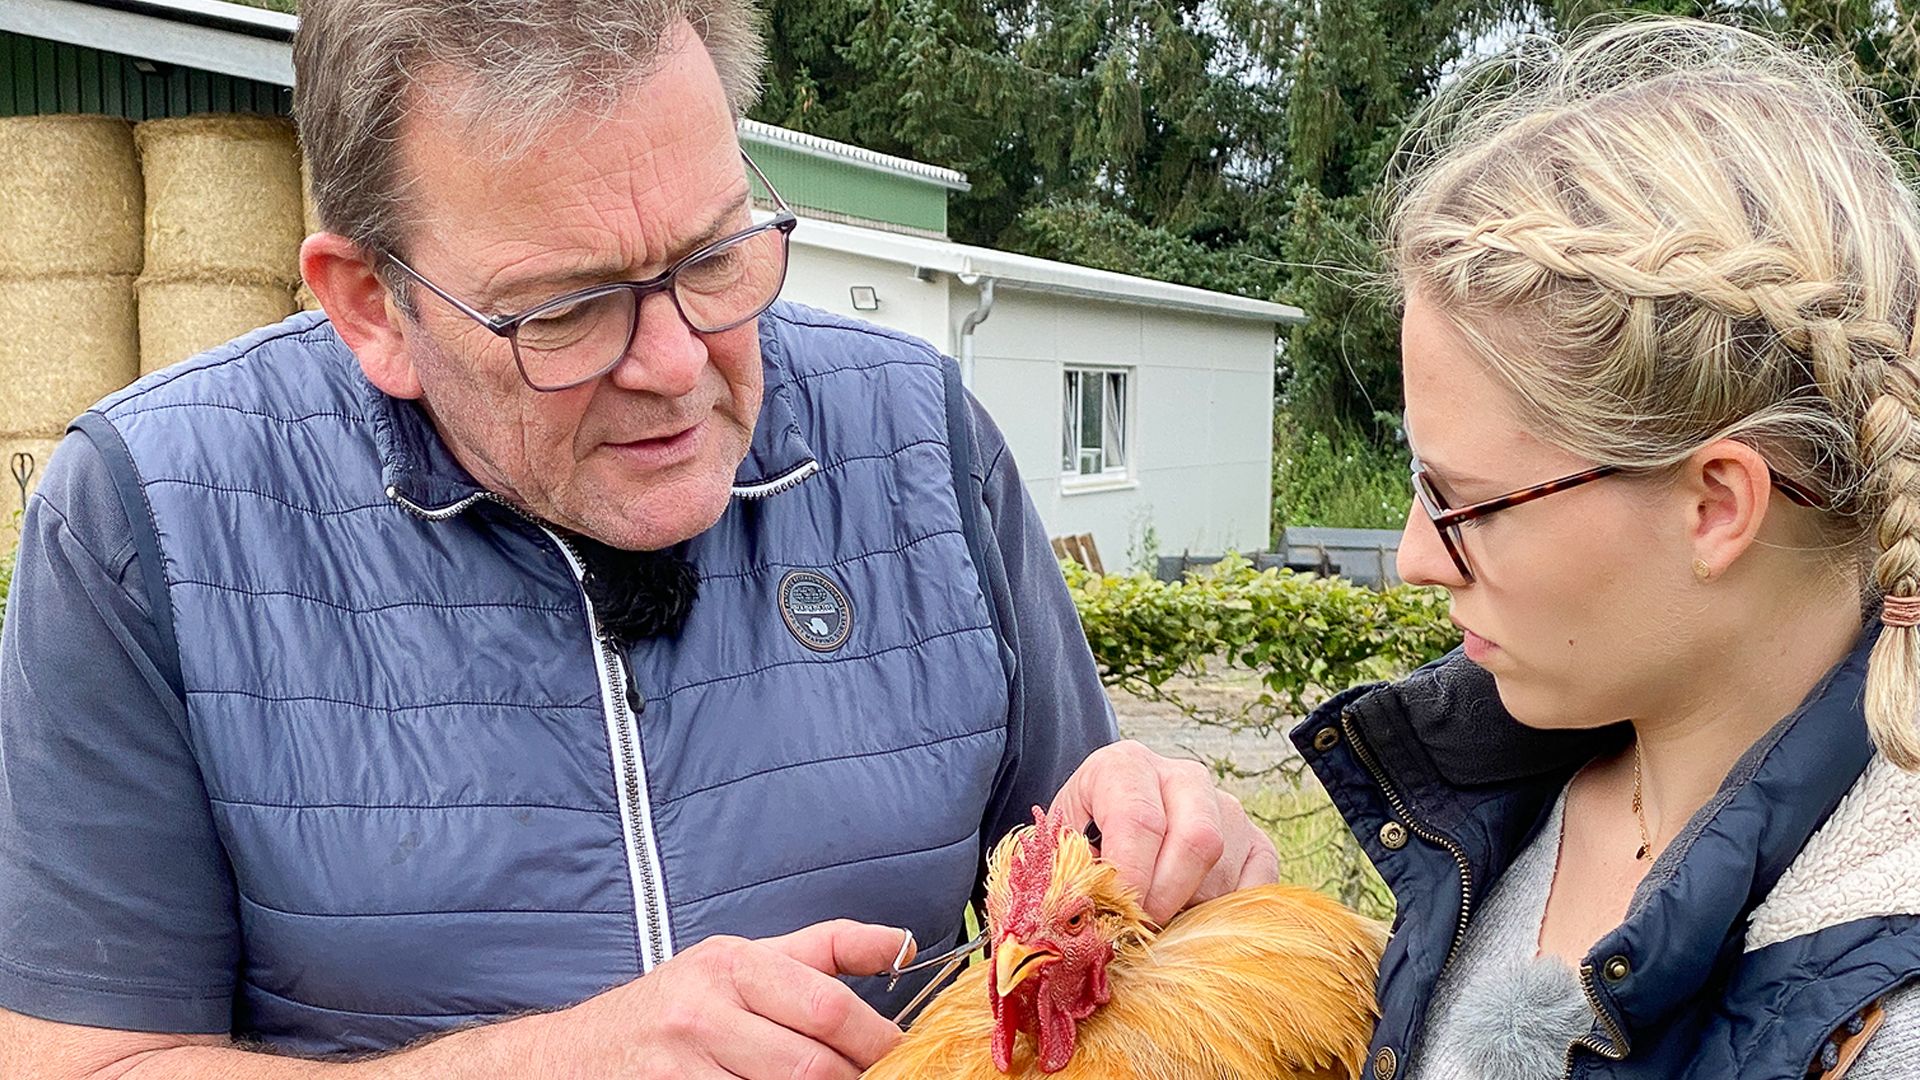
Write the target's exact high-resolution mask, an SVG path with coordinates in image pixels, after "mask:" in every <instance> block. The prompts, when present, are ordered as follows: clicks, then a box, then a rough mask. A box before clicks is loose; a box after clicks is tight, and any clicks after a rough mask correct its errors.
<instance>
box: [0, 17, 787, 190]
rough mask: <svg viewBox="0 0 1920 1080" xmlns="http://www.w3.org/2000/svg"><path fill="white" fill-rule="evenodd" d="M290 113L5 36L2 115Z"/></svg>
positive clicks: (243, 84)
mask: <svg viewBox="0 0 1920 1080" xmlns="http://www.w3.org/2000/svg"><path fill="white" fill-rule="evenodd" d="M143 67H144V68H148V69H151V70H142V68H143ZM292 109H293V91H292V90H290V89H288V88H287V87H284V86H274V85H273V84H271V83H263V82H255V81H253V80H252V79H242V78H238V77H236V76H232V75H221V74H218V73H216V72H211V71H201V70H199V69H197V68H188V67H177V66H174V65H172V64H152V63H148V62H146V61H144V60H140V59H139V58H137V57H132V56H124V55H122V54H120V53H110V52H102V51H100V50H99V49H89V48H86V47H84V46H80V45H67V44H64V43H61V42H55V41H48V40H47V39H45V38H36V37H28V36H26V35H24V34H14V33H8V32H5V31H0V116H38V115H42V114H45V113H104V114H106V115H108V116H123V117H126V118H127V119H128V120H153V119H158V118H160V117H168V116H187V115H190V114H192V113H203V112H240V113H264V114H267V115H269V116H287V115H289V114H291V112H292ZM778 182H779V181H778V180H776V181H775V183H778Z"/></svg>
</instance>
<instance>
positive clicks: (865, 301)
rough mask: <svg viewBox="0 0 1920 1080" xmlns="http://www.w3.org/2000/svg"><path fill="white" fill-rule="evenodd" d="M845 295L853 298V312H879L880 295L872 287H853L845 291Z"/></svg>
mask: <svg viewBox="0 0 1920 1080" xmlns="http://www.w3.org/2000/svg"><path fill="white" fill-rule="evenodd" d="M847 293H848V295H850V296H852V297H853V310H855V311H879V310H880V294H879V292H877V291H876V290H875V289H874V287H873V286H871V285H854V286H852V287H850V288H849V289H847Z"/></svg>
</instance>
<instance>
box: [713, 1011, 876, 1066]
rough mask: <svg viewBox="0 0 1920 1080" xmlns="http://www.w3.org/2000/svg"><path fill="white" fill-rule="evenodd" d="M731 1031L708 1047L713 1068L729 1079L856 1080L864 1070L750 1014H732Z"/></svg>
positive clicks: (836, 1054)
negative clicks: (720, 1070) (744, 1077)
mask: <svg viewBox="0 0 1920 1080" xmlns="http://www.w3.org/2000/svg"><path fill="white" fill-rule="evenodd" d="M731 1028H732V1030H729V1031H726V1032H723V1033H721V1037H719V1038H716V1039H714V1040H713V1042H712V1043H711V1044H710V1045H711V1047H712V1052H713V1060H714V1064H716V1065H718V1066H720V1067H721V1068H722V1069H725V1070H726V1071H727V1073H728V1075H731V1076H746V1077H756V1078H757V1077H768V1078H770V1080H771V1078H778V1080H789V1078H792V1080H855V1078H856V1077H858V1076H859V1075H860V1072H861V1070H862V1068H863V1066H857V1065H855V1064H854V1063H853V1062H851V1061H848V1060H847V1059H846V1058H845V1057H842V1056H841V1055H840V1053H839V1052H838V1051H836V1050H834V1049H833V1048H832V1047H830V1046H827V1045H825V1044H824V1043H821V1042H819V1041H817V1040H814V1039H809V1038H807V1037H806V1036H805V1035H801V1034H799V1033H798V1032H795V1031H793V1030H791V1029H789V1028H786V1027H783V1026H781V1025H780V1024H778V1023H776V1022H774V1021H772V1020H769V1019H767V1018H765V1017H762V1016H755V1015H754V1014H752V1013H734V1014H733V1023H732V1025H731Z"/></svg>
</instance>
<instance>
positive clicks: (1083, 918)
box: [1067, 911, 1087, 930]
mask: <svg viewBox="0 0 1920 1080" xmlns="http://www.w3.org/2000/svg"><path fill="white" fill-rule="evenodd" d="M1086 924H1087V913H1086V912H1084V911H1076V912H1074V913H1073V917H1072V918H1070V919H1068V920H1067V929H1069V930H1078V929H1080V928H1081V927H1082V926H1085V925H1086Z"/></svg>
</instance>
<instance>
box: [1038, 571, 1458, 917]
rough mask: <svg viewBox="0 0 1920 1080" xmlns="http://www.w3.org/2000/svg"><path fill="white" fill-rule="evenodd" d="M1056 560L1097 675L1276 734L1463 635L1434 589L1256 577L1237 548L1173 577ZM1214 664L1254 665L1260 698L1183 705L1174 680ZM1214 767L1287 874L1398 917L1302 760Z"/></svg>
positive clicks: (1372, 911) (1224, 722) (1276, 574)
mask: <svg viewBox="0 0 1920 1080" xmlns="http://www.w3.org/2000/svg"><path fill="white" fill-rule="evenodd" d="M1061 566H1062V570H1063V571H1064V572H1065V574H1066V576H1067V585H1068V588H1069V589H1070V591H1071V592H1072V593H1073V599H1074V604H1075V606H1076V607H1078V608H1079V611H1080V621H1081V624H1082V626H1083V627H1084V628H1085V630H1086V634H1087V643H1088V644H1089V645H1090V646H1091V647H1092V649H1093V656H1094V660H1095V662H1096V663H1097V664H1098V665H1099V668H1100V678H1101V680H1102V681H1103V682H1105V683H1106V684H1107V685H1108V686H1111V687H1115V688H1118V689H1121V690H1124V691H1126V692H1127V693H1130V694H1133V695H1135V696H1137V697H1142V698H1146V699H1148V700H1151V701H1158V702H1163V703H1166V704H1170V705H1172V706H1174V707H1176V708H1177V709H1179V710H1180V711H1181V712H1182V713H1184V714H1185V715H1186V716H1187V717H1188V718H1189V719H1190V720H1191V721H1193V722H1194V723H1196V724H1202V725H1214V726H1224V727H1230V728H1235V729H1243V730H1253V731H1257V732H1259V733H1261V734H1264V735H1267V736H1269V737H1277V732H1278V730H1279V729H1281V728H1283V727H1284V726H1286V725H1287V724H1288V723H1289V722H1291V721H1292V720H1294V719H1295V718H1298V717H1300V716H1304V715H1305V714H1306V712H1307V711H1308V710H1309V709H1310V708H1311V707H1312V706H1313V705H1315V704H1317V703H1319V702H1320V701H1321V700H1323V699H1324V698H1325V697H1327V696H1328V695H1329V694H1332V693H1335V692H1337V691H1340V690H1344V689H1346V688H1347V687H1349V686H1353V685H1355V684H1357V683H1361V682H1366V681H1370V680H1376V679H1385V678H1392V677H1394V676H1397V675H1401V674H1404V673H1405V672H1407V671H1410V670H1412V669H1413V668H1415V667H1417V666H1419V665H1420V664H1423V663H1426V662H1427V661H1429V660H1432V659H1434V658H1436V657H1439V656H1441V655H1443V654H1444V653H1445V652H1446V651H1447V650H1448V649H1451V648H1453V647H1454V646H1455V645H1456V644H1458V643H1459V633H1458V632H1457V631H1456V630H1455V629H1454V628H1453V624H1452V623H1451V622H1450V621H1449V620H1448V618H1447V600H1446V594H1445V593H1444V592H1443V591H1442V590H1439V589H1424V588H1416V587H1413V586H1407V585H1401V586H1397V587H1394V588H1391V589H1386V590H1382V591H1376V590H1374V589H1368V588H1365V587H1362V586H1359V585H1355V584H1354V583H1352V582H1350V581H1347V580H1344V579H1342V578H1321V577H1316V576H1313V575H1309V574H1296V573H1293V572H1292V571H1289V570H1266V571H1255V570H1254V568H1253V567H1252V565H1250V564H1249V563H1248V562H1247V561H1246V560H1245V559H1244V558H1241V557H1239V556H1237V555H1235V556H1228V557H1227V558H1226V559H1224V560H1222V561H1221V562H1220V563H1218V564H1216V565H1214V566H1212V567H1209V568H1208V569H1206V570H1204V571H1200V572H1198V573H1194V574H1190V575H1189V576H1188V577H1187V578H1185V579H1184V580H1181V581H1174V582H1165V581H1158V580H1155V579H1154V578H1153V577H1151V576H1150V575H1148V574H1145V573H1140V572H1136V573H1130V574H1109V575H1106V576H1101V575H1097V574H1094V573H1092V572H1091V571H1089V570H1087V569H1086V568H1084V567H1082V566H1080V565H1079V564H1078V563H1073V562H1067V563H1062V564H1061ZM1210 664H1227V665H1232V666H1237V667H1243V668H1246V669H1248V670H1250V671H1253V672H1254V673H1256V674H1257V675H1258V676H1259V677H1260V684H1261V692H1260V693H1259V695H1257V696H1256V697H1255V698H1254V699H1253V700H1252V701H1250V702H1248V703H1247V704H1245V705H1243V706H1240V707H1237V708H1235V709H1233V710H1232V711H1227V712H1223V711H1221V710H1219V709H1217V708H1203V707H1200V706H1197V705H1195V704H1193V703H1192V702H1189V701H1185V700H1182V698H1181V696H1180V692H1179V690H1178V689H1177V686H1178V685H1180V684H1176V683H1172V682H1170V680H1172V679H1173V677H1174V676H1176V675H1184V676H1204V675H1206V674H1207V668H1208V665H1210ZM1212 765H1213V768H1214V771H1215V772H1216V773H1218V774H1219V775H1221V776H1222V777H1223V778H1224V777H1232V778H1234V779H1236V780H1238V781H1241V782H1242V783H1241V784H1240V790H1242V791H1243V792H1244V793H1245V798H1244V803H1245V805H1246V808H1247V812H1248V814H1250V815H1251V816H1252V817H1253V819H1254V820H1255V821H1257V822H1258V823H1260V825H1261V826H1263V827H1264V828H1265V829H1266V830H1267V832H1268V834H1269V835H1271V836H1272V837H1273V840H1274V846H1275V847H1276V848H1277V849H1278V851H1279V853H1280V867H1281V870H1280V872H1281V878H1282V880H1285V881H1291V882H1294V883H1295V884H1300V885H1306V886H1309V887H1311V888H1316V889H1320V890H1321V891H1323V892H1326V893H1327V894H1328V895H1331V896H1333V897H1335V898H1337V899H1339V900H1341V901H1342V902H1344V903H1346V904H1348V905H1349V906H1351V907H1353V908H1354V909H1355V910H1357V911H1360V912H1362V913H1365V914H1367V915H1371V916H1376V917H1382V918H1384V917H1386V916H1388V915H1390V914H1391V913H1392V910H1393V896H1392V894H1391V893H1390V892H1389V891H1388V890H1387V887H1386V886H1385V884H1383V883H1382V882H1381V880H1380V876H1379V875H1378V874H1377V873H1375V872H1374V869H1373V866H1372V865H1371V864H1370V863H1369V862H1368V861H1367V857H1366V855H1365V853H1364V852H1363V851H1362V850H1361V849H1360V846H1359V844H1358V843H1356V842H1355V840H1354V838H1353V835H1352V833H1351V832H1349V831H1348V829H1347V827H1346V823H1345V822H1344V821H1342V820H1341V818H1340V815H1339V813H1338V812H1336V811H1335V810H1334V808H1333V805H1332V804H1331V803H1330V802H1328V800H1327V796H1326V793H1325V792H1323V791H1322V790H1321V789H1320V786H1319V785H1318V784H1317V783H1316V782H1315V781H1314V778H1313V777H1312V776H1309V775H1307V771H1306V763H1305V762H1303V761H1302V760H1301V759H1300V758H1299V757H1298V756H1297V755H1287V756H1286V757H1283V758H1282V759H1281V760H1280V762H1279V763H1278V764H1276V765H1273V766H1271V767H1269V768H1266V769H1262V770H1258V771H1252V772H1250V771H1247V770H1242V769H1239V768H1237V767H1236V766H1235V765H1234V764H1233V763H1232V762H1230V761H1214V762H1212ZM1248 782H1251V783H1252V785H1253V786H1252V787H1251V789H1250V790H1249V786H1248Z"/></svg>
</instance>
